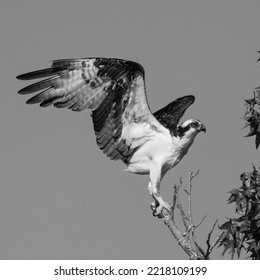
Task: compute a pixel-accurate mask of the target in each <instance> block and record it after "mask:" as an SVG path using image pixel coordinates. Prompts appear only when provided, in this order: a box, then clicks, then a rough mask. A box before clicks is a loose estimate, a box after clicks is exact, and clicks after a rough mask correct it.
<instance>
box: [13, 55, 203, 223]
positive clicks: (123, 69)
mask: <svg viewBox="0 0 260 280" xmlns="http://www.w3.org/2000/svg"><path fill="white" fill-rule="evenodd" d="M17 79H19V80H33V79H41V80H39V81H37V82H35V83H33V84H31V85H28V86H26V87H24V88H23V89H21V90H19V91H18V93H19V94H22V95H27V94H34V95H33V96H32V97H31V98H30V99H29V100H27V102H26V103H27V104H35V103H40V106H41V107H47V106H50V105H53V106H54V107H56V108H68V109H71V110H72V111H77V112H81V111H85V110H86V109H90V110H91V111H92V112H91V117H92V121H93V127H94V132H95V136H96V142H97V145H98V147H99V148H100V149H101V150H102V151H103V153H104V154H105V155H106V156H107V157H108V158H110V159H111V160H121V161H122V162H123V163H124V164H125V165H126V169H125V171H129V172H132V173H135V174H141V175H149V183H148V191H149V193H150V195H151V196H152V198H153V199H154V202H153V203H152V204H151V209H152V211H153V215H154V216H157V217H159V218H161V217H162V216H163V213H164V211H166V212H165V213H170V211H171V206H170V205H169V204H168V203H167V202H166V201H165V200H164V199H163V198H162V196H161V194H160V183H161V180H162V179H163V177H164V175H165V174H166V172H167V171H169V170H170V169H172V168H173V167H174V166H176V165H177V164H178V163H179V162H180V160H181V159H182V158H183V157H184V156H185V154H186V153H187V152H188V150H189V148H190V146H191V145H192V143H193V141H194V139H195V137H196V135H197V134H198V133H199V132H201V131H203V132H204V133H205V132H206V127H205V126H204V124H203V123H202V122H201V121H199V120H197V119H189V120H186V121H184V122H182V123H180V119H181V118H182V116H183V114H184V113H185V111H186V110H187V108H188V107H189V106H190V105H191V104H192V103H193V102H194V101H195V97H194V96H193V95H186V96H183V97H179V98H177V99H175V100H174V101H172V102H171V103H169V104H168V105H166V106H165V107H163V108H161V109H160V110H158V111H156V112H154V113H152V112H151V110H150V107H149V105H148V102H147V95H146V87H145V71H144V68H143V66H142V65H141V64H139V63H137V62H134V61H130V60H125V59H119V58H105V57H87V58H79V59H58V60H53V61H52V64H51V67H49V68H45V69H42V70H38V71H32V72H28V73H25V74H21V75H19V76H17ZM35 94H36V95H35Z"/></svg>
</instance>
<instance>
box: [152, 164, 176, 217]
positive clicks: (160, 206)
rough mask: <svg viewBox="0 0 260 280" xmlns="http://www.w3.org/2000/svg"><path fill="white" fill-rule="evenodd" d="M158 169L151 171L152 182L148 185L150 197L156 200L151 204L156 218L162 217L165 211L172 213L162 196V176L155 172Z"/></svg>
mask: <svg viewBox="0 0 260 280" xmlns="http://www.w3.org/2000/svg"><path fill="white" fill-rule="evenodd" d="M155 171H156V169H155V170H154V169H151V171H150V182H149V185H148V191H149V193H150V195H151V196H152V197H153V198H154V202H153V203H152V204H151V209H152V211H153V215H154V216H158V217H159V218H161V217H162V211H163V210H164V209H165V210H166V211H167V212H170V211H171V207H170V205H169V204H168V203H167V202H166V201H164V200H163V198H162V197H161V195H160V180H161V174H160V173H159V172H155Z"/></svg>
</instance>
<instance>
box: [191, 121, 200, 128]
mask: <svg viewBox="0 0 260 280" xmlns="http://www.w3.org/2000/svg"><path fill="white" fill-rule="evenodd" d="M198 126H199V124H198V123H197V122H193V123H191V127H193V128H198Z"/></svg>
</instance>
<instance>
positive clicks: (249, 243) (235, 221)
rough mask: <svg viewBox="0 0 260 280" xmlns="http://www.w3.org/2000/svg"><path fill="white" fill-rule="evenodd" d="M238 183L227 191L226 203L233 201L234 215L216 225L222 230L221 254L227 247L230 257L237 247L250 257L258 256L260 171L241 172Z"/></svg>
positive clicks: (259, 240) (259, 244) (259, 254)
mask: <svg viewBox="0 0 260 280" xmlns="http://www.w3.org/2000/svg"><path fill="white" fill-rule="evenodd" d="M240 179H241V181H242V186H241V187H240V188H239V189H233V190H231V191H230V194H231V195H230V197H229V199H228V203H234V204H235V207H236V216H237V217H236V218H230V219H229V220H228V221H227V222H225V223H224V224H222V225H221V226H220V227H219V228H220V229H221V230H222V233H221V235H220V239H219V246H224V251H223V253H222V254H223V255H224V254H225V253H226V252H227V251H228V250H229V253H230V255H231V258H232V259H233V257H234V255H235V254H237V256H238V258H239V257H240V253H241V249H244V250H245V251H246V253H250V258H251V259H255V260H259V259H260V171H258V170H256V168H255V167H254V170H253V172H251V173H247V172H244V173H242V174H241V176H240Z"/></svg>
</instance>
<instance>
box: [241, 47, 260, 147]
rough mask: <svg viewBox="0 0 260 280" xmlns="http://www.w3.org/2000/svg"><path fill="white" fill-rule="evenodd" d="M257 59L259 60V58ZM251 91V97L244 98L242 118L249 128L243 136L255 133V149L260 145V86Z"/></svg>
mask: <svg viewBox="0 0 260 280" xmlns="http://www.w3.org/2000/svg"><path fill="white" fill-rule="evenodd" d="M259 53H260V52H259ZM258 61H260V58H259V59H258ZM253 93H254V97H253V98H251V99H245V102H246V103H245V105H246V112H245V115H244V117H243V119H244V120H245V121H246V124H245V126H244V128H245V127H248V126H249V128H250V131H249V133H248V134H247V135H246V136H245V137H250V136H254V135H255V136H256V138H255V145H256V149H257V148H258V147H259V145H260V87H257V88H255V90H254V91H253Z"/></svg>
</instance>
